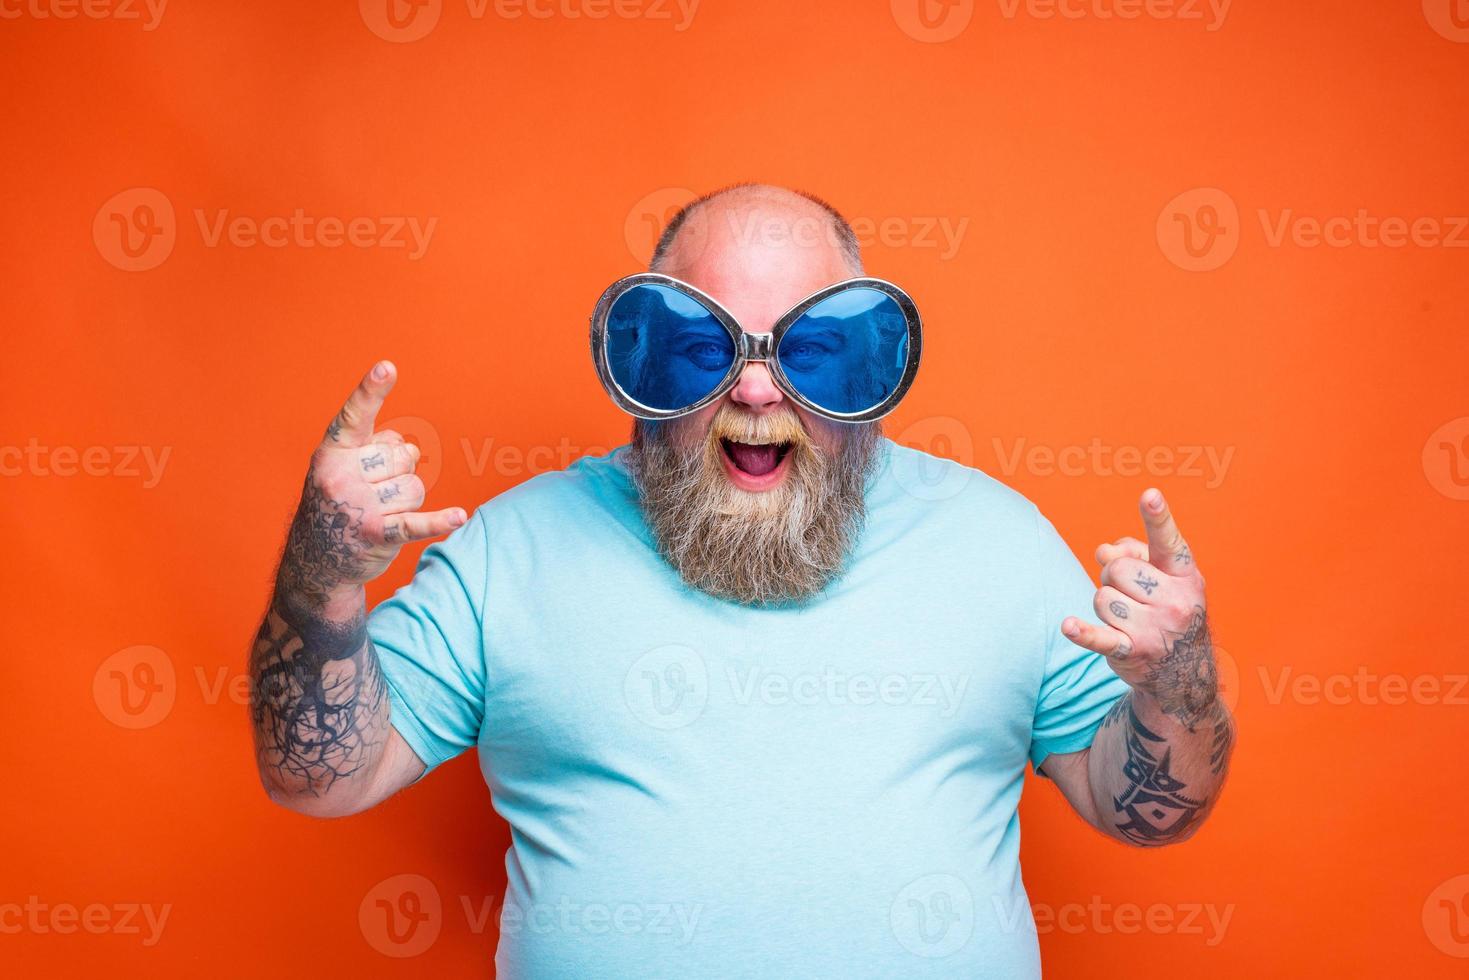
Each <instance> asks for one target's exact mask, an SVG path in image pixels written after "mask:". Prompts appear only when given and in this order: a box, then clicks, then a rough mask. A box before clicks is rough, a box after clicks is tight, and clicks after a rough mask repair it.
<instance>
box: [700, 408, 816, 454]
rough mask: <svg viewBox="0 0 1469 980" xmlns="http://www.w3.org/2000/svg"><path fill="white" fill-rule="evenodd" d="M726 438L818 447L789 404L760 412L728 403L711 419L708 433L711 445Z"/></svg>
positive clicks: (812, 448) (759, 444)
mask: <svg viewBox="0 0 1469 980" xmlns="http://www.w3.org/2000/svg"><path fill="white" fill-rule="evenodd" d="M722 439H728V440H729V441H730V442H743V443H746V444H747V445H751V446H763V445H768V444H771V443H775V444H779V443H790V444H791V447H792V448H793V449H803V450H806V451H813V450H815V448H816V444H815V443H814V442H813V441H812V439H811V434H810V433H809V432H807V431H806V426H805V425H803V424H802V423H801V420H800V418H799V417H797V415H796V413H795V410H794V409H792V408H789V407H786V408H781V409H778V410H776V411H774V412H768V413H766V414H764V415H756V414H754V413H752V412H747V411H744V410H743V409H738V408H735V407H734V406H732V405H724V406H723V407H721V408H720V409H719V411H718V412H717V413H715V416H714V418H713V419H711V420H710V423H709V436H708V440H709V443H710V444H711V445H718V444H719V441H720V440H722Z"/></svg>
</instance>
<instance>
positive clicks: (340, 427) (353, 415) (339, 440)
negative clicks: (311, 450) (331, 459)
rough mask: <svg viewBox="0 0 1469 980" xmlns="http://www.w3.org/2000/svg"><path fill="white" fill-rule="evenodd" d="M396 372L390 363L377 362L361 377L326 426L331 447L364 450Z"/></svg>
mask: <svg viewBox="0 0 1469 980" xmlns="http://www.w3.org/2000/svg"><path fill="white" fill-rule="evenodd" d="M397 378H398V371H397V369H396V368H395V367H393V362H392V361H378V362H377V363H376V364H374V365H373V366H372V370H371V371H368V372H367V373H366V374H365V375H363V376H362V381H361V383H359V384H358V385H357V387H356V388H354V389H352V394H350V395H348V396H347V402H346V404H344V405H343V406H342V410H341V411H340V412H338V413H337V417H336V418H334V419H332V424H331V425H329V426H327V430H326V439H325V440H324V441H325V442H326V443H328V444H329V445H333V446H365V445H367V444H368V443H369V442H372V429H373V426H375V425H376V424H377V413H378V411H379V410H380V409H381V408H382V407H383V399H385V398H387V397H388V392H390V391H392V390H393V382H394V381H396V380H397Z"/></svg>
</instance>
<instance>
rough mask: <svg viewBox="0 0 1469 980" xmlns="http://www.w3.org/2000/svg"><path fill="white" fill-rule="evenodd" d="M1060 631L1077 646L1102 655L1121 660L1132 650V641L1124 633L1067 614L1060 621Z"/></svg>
mask: <svg viewBox="0 0 1469 980" xmlns="http://www.w3.org/2000/svg"><path fill="white" fill-rule="evenodd" d="M1061 633H1062V634H1063V635H1064V636H1065V637H1066V639H1068V640H1070V641H1071V642H1072V643H1075V644H1076V645H1077V646H1079V647H1085V648H1086V649H1088V650H1090V651H1092V652H1093V653H1100V654H1101V655H1102V656H1104V657H1116V658H1117V659H1119V660H1122V659H1124V658H1126V657H1127V655H1128V654H1130V653H1131V652H1132V641H1131V640H1129V639H1128V638H1127V634H1126V633H1124V632H1122V631H1121V630H1117V629H1113V628H1112V627H1110V626H1097V625H1094V624H1092V623H1088V622H1087V621H1086V620H1084V619H1077V618H1076V617H1075V616H1067V617H1066V619H1065V620H1064V621H1063V622H1062V623H1061Z"/></svg>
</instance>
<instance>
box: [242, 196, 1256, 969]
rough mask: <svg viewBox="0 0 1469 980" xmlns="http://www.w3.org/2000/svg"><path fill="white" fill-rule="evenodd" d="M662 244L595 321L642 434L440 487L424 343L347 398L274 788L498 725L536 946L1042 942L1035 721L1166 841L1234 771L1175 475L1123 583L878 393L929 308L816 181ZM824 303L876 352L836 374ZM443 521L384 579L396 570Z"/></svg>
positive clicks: (1122, 554) (1149, 838)
mask: <svg viewBox="0 0 1469 980" xmlns="http://www.w3.org/2000/svg"><path fill="white" fill-rule="evenodd" d="M752 229H755V231H753V232H752ZM812 229H819V230H820V231H821V233H820V234H814V235H813V234H810V232H811V230H812ZM653 265H654V269H655V271H657V272H660V273H665V274H668V275H667V276H647V275H643V276H639V277H632V278H631V280H629V281H627V283H626V285H624V286H620V287H616V288H614V290H609V296H611V295H612V294H613V293H617V294H618V295H619V296H622V295H628V296H631V297H632V299H630V300H629V301H628V303H627V304H626V305H624V306H619V305H618V303H619V300H613V301H611V302H608V301H607V297H604V303H603V304H599V308H598V309H599V312H598V317H597V318H596V319H595V320H594V338H600V339H598V340H597V343H598V344H600V345H601V346H598V347H596V348H595V349H596V350H597V351H598V352H599V354H598V356H599V361H598V366H599V368H600V369H601V370H602V373H603V380H604V383H606V384H607V385H608V390H609V392H610V393H612V395H613V397H614V398H615V399H616V400H617V401H618V403H619V404H621V405H623V406H624V407H626V408H628V409H629V410H630V411H633V412H634V413H635V414H637V415H639V420H638V422H637V423H636V424H635V426H634V430H633V440H632V443H631V444H630V445H629V446H626V447H623V448H622V449H620V450H618V451H616V452H614V453H612V454H610V455H608V456H605V457H602V458H600V459H583V460H581V461H579V462H577V463H576V464H575V465H573V466H572V467H571V468H570V469H568V470H567V471H565V472H561V473H552V474H545V475H542V476H539V477H536V478H535V479H533V480H530V481H528V482H526V483H525V484H522V485H521V486H519V487H517V488H515V489H513V490H511V491H509V492H507V493H505V494H502V495H501V496H499V497H497V498H495V499H494V500H492V501H490V502H488V503H486V504H484V505H483V506H481V507H480V508H479V509H478V510H477V511H475V513H474V514H473V515H472V516H470V515H466V514H465V512H464V511H462V510H459V509H457V508H451V509H448V510H439V511H434V512H424V511H422V510H420V507H421V506H422V504H423V499H424V489H423V484H422V483H421V482H420V481H419V480H418V478H417V477H416V476H414V475H413V468H414V464H415V463H416V462H417V460H418V451H417V449H416V448H415V447H414V446H412V445H411V444H408V443H405V442H404V440H403V439H402V437H401V436H399V435H397V434H396V433H393V432H386V431H385V432H374V431H373V429H374V419H375V418H376V416H377V414H378V410H379V409H380V407H381V406H382V404H383V400H384V398H385V397H386V395H387V394H388V392H389V390H390V389H391V388H392V386H393V384H394V381H395V369H394V368H393V366H392V365H391V364H390V363H388V362H386V361H384V362H380V363H378V364H377V365H376V366H375V367H373V369H372V370H371V371H370V372H369V373H368V375H367V376H366V377H365V378H363V380H362V383H361V384H360V385H359V386H358V387H357V389H356V390H355V391H354V392H353V393H352V395H351V396H350V397H349V398H348V400H347V402H346V404H345V405H344V406H343V408H342V410H341V412H340V414H339V415H338V416H337V417H336V419H335V420H334V421H333V422H332V423H331V425H330V427H329V428H328V430H327V433H326V436H325V438H324V439H323V441H322V444H321V447H320V448H319V449H318V450H317V451H316V453H315V455H314V457H313V459H312V463H311V469H310V472H309V473H308V476H307V479H306V487H305V491H304V493H303V496H302V500H301V504H300V509H299V512H298V514H297V516H296V519H295V521H294V523H293V525H292V527H291V529H290V532H289V536H288V541H287V544H286V549H285V553H284V556H283V558H282V561H281V566H280V571H279V576H278V579H277V583H276V588H275V593H274V596H273V598H272V602H271V605H270V609H269V611H268V612H267V614H266V618H265V621H264V623H263V624H262V626H261V629H260V633H259V636H258V638H257V640H256V643H255V648H254V653H253V656H252V663H251V672H252V677H253V679H254V682H255V684H254V690H255V698H254V704H253V717H254V724H255V734H256V742H257V747H258V759H259V767H260V774H261V778H262V780H263V782H264V784H265V787H266V789H267V790H268V792H269V793H270V795H271V797H272V798H273V799H274V800H276V801H277V802H279V803H281V804H282V805H285V806H288V807H290V808H292V809H294V810H298V811H300V812H302V813H306V814H311V815H315V816H341V815H345V814H350V813H356V812H358V811H361V810H364V809H366V808H368V807H371V806H374V805H375V804H377V803H379V802H381V801H382V800H384V799H386V798H387V797H388V796H390V795H392V794H393V793H395V792H397V791H398V790H399V789H401V788H403V787H404V786H407V785H408V784H410V783H412V782H414V781H415V780H417V779H418V778H420V777H421V776H423V775H424V774H425V773H426V772H427V771H428V770H430V769H432V768H433V767H435V766H437V765H439V764H441V763H443V762H444V761H446V760H448V759H450V758H452V757H453V756H455V755H457V754H459V753H460V752H463V751H464V750H466V749H468V748H470V747H477V748H478V750H479V759H480V765H481V768H482V770H483V772H484V775H485V779H486V781H487V783H488V784H489V787H490V790H491V793H492V798H493V801H494V805H495V808H496V809H497V811H498V812H499V813H501V814H502V815H503V816H504V817H505V819H506V820H507V821H508V822H509V824H510V828H511V836H512V846H511V849H510V851H509V852H508V853H507V855H506V872H507V876H508V887H507V894H506V898H505V907H504V911H503V914H502V919H501V940H500V947H499V951H498V954H497V957H496V962H497V967H498V969H499V972H500V975H502V976H526V977H637V978H645V977H705V976H710V977H727V976H728V977H746V976H748V977H771V976H802V977H817V976H820V977H864V976H871V977H898V976H925V977H928V976H944V977H949V976H953V977H959V976H964V977H971V976H1002V977H1031V976H1037V975H1039V955H1038V948H1037V943H1036V938H1035V930H1034V923H1033V921H1032V919H1031V916H1030V908H1029V904H1028V900H1027V898H1026V894H1025V890H1024V887H1023V885H1022V883H1021V878H1020V869H1019V861H1018V852H1019V824H1018V819H1017V815H1016V807H1017V804H1018V802H1019V798H1020V792H1021V784H1022V776H1023V772H1024V766H1025V763H1026V761H1027V759H1028V760H1030V761H1031V763H1032V764H1033V765H1034V766H1035V767H1036V770H1037V772H1042V771H1043V774H1044V775H1046V776H1048V777H1049V778H1050V779H1051V780H1052V781H1053V782H1054V783H1055V784H1056V785H1057V786H1058V787H1059V788H1060V790H1061V792H1062V793H1063V794H1064V795H1065V797H1066V799H1067V800H1069V801H1070V803H1071V805H1072V806H1073V807H1074V808H1075V809H1076V811H1077V812H1078V813H1079V814H1081V816H1082V817H1084V818H1085V819H1086V821H1087V822H1088V823H1090V824H1092V825H1093V826H1094V827H1096V828H1097V829H1099V830H1100V831H1102V832H1103V833H1105V834H1108V835H1109V836H1111V837H1113V838H1116V839H1117V840H1119V841H1123V842H1125V843H1128V844H1133V845H1143V846H1153V845H1162V844H1170V843H1174V842H1176V841H1181V840H1183V839H1185V838H1187V837H1188V836H1190V835H1191V834H1193V833H1194V832H1195V831H1196V830H1197V829H1198V827H1199V825H1200V824H1201V823H1202V821H1203V820H1204V818H1205V816H1206V815H1207V814H1208V813H1209V811H1210V809H1211V808H1212V806H1213V805H1214V803H1215V801H1216V800H1217V798H1218V795H1219V791H1220V787H1221V785H1222V782H1223V779H1224V775H1225V770H1226V767H1227V763H1228V759H1229V754H1230V749H1231V745H1232V736H1233V726H1232V722H1231V720H1230V717H1229V715H1228V713H1227V711H1226V710H1225V708H1224V707H1223V705H1222V704H1221V703H1220V701H1219V700H1218V698H1217V682H1216V675H1215V670H1214V663H1213V654H1212V650H1211V647H1210V642H1209V632H1208V626H1207V621H1206V618H1205V601H1204V582H1203V579H1202V577H1201V576H1200V574H1199V571H1198V567H1197V565H1196V564H1195V561H1194V556H1193V555H1192V553H1191V552H1190V550H1189V547H1188V545H1187V544H1186V543H1185V541H1184V538H1183V537H1182V535H1181V534H1180V533H1179V531H1178V528H1177V527H1176V525H1175V524H1174V521H1173V518H1172V516H1171V515H1170V513H1169V510H1168V507H1167V505H1166V503H1165V502H1164V500H1163V498H1162V495H1161V494H1160V493H1159V492H1158V491H1157V490H1151V489H1150V490H1147V491H1146V492H1144V493H1143V495H1142V499H1141V512H1142V519H1143V523H1144V525H1145V527H1146V538H1147V540H1146V541H1142V540H1138V539H1135V538H1131V537H1124V538H1121V539H1119V540H1118V541H1116V542H1114V543H1112V544H1104V545H1102V546H1101V547H1100V548H1098V549H1097V560H1098V562H1099V564H1100V566H1101V588H1100V589H1096V588H1094V586H1093V585H1092V583H1091V582H1090V580H1089V579H1088V578H1087V576H1086V574H1085V572H1084V571H1083V570H1082V568H1081V566H1080V565H1079V563H1078V562H1077V561H1076V559H1075V558H1074V557H1073V555H1072V554H1071V552H1070V551H1069V550H1068V549H1067V547H1066V545H1065V544H1064V542H1063V541H1062V540H1061V538H1060V537H1059V535H1058V534H1057V533H1056V531H1055V530H1054V528H1053V527H1052V526H1051V524H1050V523H1049V522H1048V521H1047V520H1046V519H1045V518H1044V517H1042V516H1041V515H1040V514H1039V513H1038V512H1037V510H1036V508H1035V507H1034V506H1033V505H1032V504H1030V503H1029V502H1028V501H1026V500H1025V499H1024V498H1022V497H1021V496H1020V495H1018V494H1016V493H1015V492H1013V491H1011V490H1009V489H1007V488H1006V487H1004V486H1002V485H1001V484H999V483H997V482H995V481H993V480H991V479H990V478H988V477H986V476H985V475H983V474H982V473H979V472H977V471H974V470H970V469H966V468H964V467H960V466H958V464H955V463H952V462H948V461H941V460H936V459H934V458H932V457H929V456H926V455H925V454H922V453H919V452H916V451H913V450H909V449H905V448H902V447H899V446H897V445H895V444H893V443H891V442H889V441H887V440H885V439H883V438H881V437H880V435H879V433H878V430H877V423H876V422H875V421H871V420H867V421H851V420H850V419H852V418H864V417H866V416H870V415H876V414H880V413H881V412H883V411H886V409H888V408H890V407H891V404H895V403H896V400H897V399H898V398H901V395H902V391H903V390H905V389H906V383H907V381H911V377H912V374H911V372H912V370H913V369H914V368H916V359H917V346H918V344H919V334H918V332H917V318H916V312H915V311H913V310H911V309H910V308H909V306H907V305H905V304H906V303H907V302H908V301H906V296H905V294H902V293H901V290H898V289H897V288H896V287H892V286H891V284H882V283H880V282H879V281H876V280H863V281H862V282H860V283H857V284H856V286H857V287H859V288H858V290H857V291H856V292H854V291H853V290H852V289H850V288H848V286H850V285H852V284H851V283H849V282H848V281H850V280H853V279H856V278H859V277H861V276H862V270H861V266H860V257H859V255H858V251H857V248H856V242H855V239H854V237H853V236H852V234H851V229H850V228H849V227H848V226H847V224H846V222H845V221H843V220H842V218H841V217H840V215H838V214H837V213H836V212H835V211H833V210H831V209H830V208H829V207H828V206H827V205H824V204H823V203H822V202H820V201H818V200H816V199H815V198H811V197H808V196H806V195H801V194H796V193H793V192H790V191H785V190H781V189H777V188H772V187H765V186H756V185H742V186H739V187H736V188H731V189H728V190H726V191H723V192H720V193H717V194H715V195H711V196H709V197H707V198H704V199H701V200H700V201H697V202H695V203H694V204H692V205H690V206H689V207H688V208H686V209H685V210H684V211H683V212H682V213H681V214H679V215H678V216H677V217H676V218H675V220H674V221H673V222H671V223H670V226H669V228H668V230H667V232H666V233H665V235H664V237H663V240H662V242H660V245H659V248H658V250H657V254H656V255H655V259H654V263H653ZM841 283H848V285H847V286H839V285H836V284H841ZM619 290H620V291H619ZM884 290H886V292H884ZM825 293H829V294H830V295H829V296H828V299H826V300H823V301H821V302H820V303H817V304H816V305H814V306H811V307H810V310H809V311H808V312H811V313H812V314H814V315H812V316H809V317H808V316H806V315H804V314H799V315H797V311H799V310H800V308H801V305H800V304H801V301H802V300H803V299H805V298H807V297H813V296H821V295H823V294H825ZM874 293H881V294H882V295H881V296H876V297H874V295H870V294H874ZM659 297H662V299H661V300H660V301H659V302H654V301H653V300H654V299H657V298H659ZM884 302H887V303H889V304H890V305H888V306H881V308H880V309H879V306H880V304H882V303H884ZM875 304H876V305H875ZM793 308H795V309H794V310H793ZM788 311H791V313H792V315H787V314H788ZM879 313H880V314H881V315H880V316H879V315H878V314H879ZM793 316H794V320H793ZM844 318H846V319H844ZM854 318H865V319H861V322H862V323H864V324H868V325H869V326H868V328H866V337H865V339H862V338H860V337H859V335H860V334H861V333H862V331H861V330H848V329H847V328H846V326H845V324H848V323H855V322H857V319H854ZM711 324H712V325H713V326H711ZM904 324H907V325H908V326H907V330H906V332H905V330H904V327H903V325H904ZM773 328H774V329H773ZM721 331H723V332H722V333H721ZM742 331H743V333H744V334H745V335H742V333H741V332H742ZM772 333H774V334H776V336H766V335H767V334H772ZM793 338H794V339H793ZM821 338H825V342H827V343H829V344H830V346H831V347H832V349H833V350H836V349H837V348H841V349H842V351H844V352H845V351H848V349H849V348H848V347H845V346H843V345H845V344H851V345H855V346H856V347H857V348H858V349H861V350H862V351H864V352H865V353H864V355H863V357H862V358H858V359H856V360H854V359H853V358H852V357H850V356H849V355H848V354H846V353H844V354H843V355H842V356H841V357H835V356H834V357H833V359H831V360H830V362H829V363H830V365H832V367H831V368H830V370H829V371H828V372H827V373H826V374H824V375H822V379H821V383H816V382H813V383H811V384H805V383H804V381H803V380H802V378H801V373H802V370H803V369H804V368H809V367H811V366H812V365H817V369H816V371H815V373H820V369H819V366H820V365H821V364H822V363H826V362H823V361H822V360H821V358H822V357H823V354H822V351H823V349H824V348H822V346H821V343H819V342H818V341H819V340H820V339H821ZM787 341H789V343H788V342H787ZM777 347H778V350H777V349H776V348H777ZM879 350H881V352H882V353H877V352H878V351H879ZM670 352H672V353H670ZM869 355H870V356H869ZM660 358H662V361H661V362H660V360H659V359H660ZM660 363H662V364H663V366H662V367H659V364H660ZM669 365H672V366H669ZM853 371H856V372H858V374H857V375H856V376H854V375H853V374H852V372H853ZM905 371H906V372H907V373H906V374H904V373H903V372H905ZM649 372H652V373H651V374H650V373H649ZM660 372H661V373H660ZM864 372H865V373H864ZM650 378H652V379H653V380H652V381H650V380H649V379H650ZM660 378H661V379H663V380H662V381H661V382H660V381H659V380H658V379H660ZM833 378H836V379H838V380H840V379H846V380H847V381H849V382H850V383H846V384H827V386H826V387H825V388H823V387H822V385H823V384H826V383H828V382H831V381H832V380H833ZM690 379H694V380H693V381H691V380H690ZM695 382H697V383H695ZM721 385H722V386H723V387H721ZM700 399H704V402H701V401H700ZM842 399H846V400H847V401H846V403H845V404H839V403H840V402H841V400H842ZM874 399H877V400H881V401H880V403H879V402H875V401H874ZM663 402H666V404H662V403H663ZM874 405H876V406H877V407H876V408H872V406H874ZM863 406H867V407H868V408H870V409H871V410H870V411H867V410H865V409H864V408H863ZM935 474H937V475H938V476H940V477H941V478H942V484H941V485H943V486H945V487H948V488H951V489H953V490H954V492H952V493H947V494H943V495H940V494H934V493H928V492H921V491H922V490H923V488H925V487H929V486H932V485H933V477H934V475H935ZM925 481H926V482H925ZM936 496H942V497H943V499H938V500H935V499H932V498H934V497H936ZM443 534H449V535H450V536H449V538H448V539H447V540H446V541H443V542H439V543H436V544H434V545H432V546H431V547H429V548H428V550H427V551H426V552H425V553H424V556H423V559H422V561H421V562H420V564H419V567H418V569H417V573H416V575H415V577H414V579H413V581H412V582H411V583H410V584H409V585H408V586H406V587H405V588H403V589H401V590H399V592H398V593H397V594H396V595H394V596H393V597H392V598H391V599H389V600H388V601H386V602H384V603H383V604H381V605H380V606H379V607H377V609H375V610H374V611H373V613H372V615H371V616H370V617H369V615H368V613H367V608H366V603H365V600H364V591H363V586H364V585H365V584H366V583H367V582H369V581H371V580H372V579H373V578H374V577H376V576H377V575H379V574H380V573H381V572H382V571H383V570H384V569H385V568H386V567H387V566H388V564H389V563H390V562H391V561H392V560H393V558H394V557H395V556H396V555H397V553H398V551H399V549H400V548H401V547H402V546H403V544H404V543H405V542H407V541H415V540H421V539H424V538H431V537H436V536H439V535H443ZM1093 616H1094V617H1095V619H1097V620H1100V622H1099V623H1098V622H1092V621H1090V620H1091V619H1092V618H1093Z"/></svg>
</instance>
